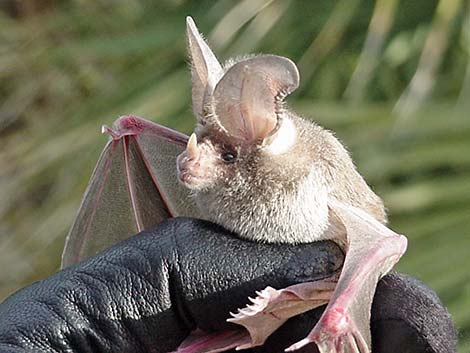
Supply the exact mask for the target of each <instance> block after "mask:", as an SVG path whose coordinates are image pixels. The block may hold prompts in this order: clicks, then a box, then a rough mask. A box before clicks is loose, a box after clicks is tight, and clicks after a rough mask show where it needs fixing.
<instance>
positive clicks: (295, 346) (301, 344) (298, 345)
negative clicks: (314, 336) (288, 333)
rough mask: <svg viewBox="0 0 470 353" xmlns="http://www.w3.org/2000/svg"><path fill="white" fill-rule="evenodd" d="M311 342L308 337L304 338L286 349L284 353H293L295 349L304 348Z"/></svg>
mask: <svg viewBox="0 0 470 353" xmlns="http://www.w3.org/2000/svg"><path fill="white" fill-rule="evenodd" d="M312 342H313V341H312V340H311V339H310V338H309V337H306V338H304V339H303V340H301V341H299V342H297V343H294V344H293V345H291V346H289V347H287V348H286V349H285V352H293V351H296V350H297V349H300V348H302V347H304V346H306V345H307V344H309V343H312Z"/></svg>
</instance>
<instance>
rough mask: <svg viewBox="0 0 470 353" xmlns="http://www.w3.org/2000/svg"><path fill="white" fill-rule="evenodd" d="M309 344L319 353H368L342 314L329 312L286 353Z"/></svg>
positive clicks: (346, 316) (344, 314)
mask: <svg viewBox="0 0 470 353" xmlns="http://www.w3.org/2000/svg"><path fill="white" fill-rule="evenodd" d="M310 343H315V344H316V345H317V347H318V349H319V351H320V353H370V350H369V347H368V345H367V343H366V340H365V339H364V337H363V336H362V334H361V332H360V331H359V330H358V329H357V327H356V325H355V324H354V322H353V321H352V320H351V318H350V316H349V315H348V314H347V313H344V312H330V313H328V315H325V316H323V317H322V319H321V320H320V321H319V322H318V323H317V325H316V326H315V328H314V329H313V330H312V332H310V334H309V335H308V336H307V337H306V338H304V339H303V340H301V341H299V342H297V343H294V344H293V345H291V346H290V347H288V348H287V349H286V352H292V351H295V350H297V349H300V348H302V347H304V346H306V345H307V344H310Z"/></svg>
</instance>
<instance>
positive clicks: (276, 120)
mask: <svg viewBox="0 0 470 353" xmlns="http://www.w3.org/2000/svg"><path fill="white" fill-rule="evenodd" d="M187 32H188V33H187V34H188V47H189V52H190V56H191V76H192V100H193V111H194V114H195V115H196V117H197V121H198V124H197V128H196V131H195V134H193V135H192V136H191V138H190V140H189V143H188V147H187V150H186V152H185V153H183V154H182V155H181V156H180V157H179V160H178V168H179V177H180V180H181V181H182V182H183V183H184V184H185V185H186V186H188V187H189V188H191V189H194V190H207V189H209V188H212V187H214V186H223V185H225V186H227V185H228V184H230V181H232V180H234V177H235V175H236V174H237V172H238V171H239V170H240V169H243V168H244V167H246V168H248V167H249V169H251V170H253V169H257V166H261V165H262V164H263V163H260V159H261V158H262V156H263V155H264V156H265V157H269V156H270V155H271V156H275V155H280V154H283V153H285V152H287V151H288V150H289V148H291V147H292V146H293V145H294V144H295V140H296V130H295V127H294V125H293V123H292V121H291V120H290V119H289V118H288V116H287V115H288V114H287V113H286V111H285V109H284V107H283V99H284V97H285V96H286V95H288V94H289V93H290V92H292V91H293V90H294V89H296V88H297V87H298V85H299V73H298V70H297V67H296V66H295V64H294V63H293V62H292V61H291V60H289V59H287V58H283V57H280V56H275V55H263V56H254V57H249V58H245V59H242V60H238V61H233V60H232V61H230V62H229V63H228V64H227V65H225V66H224V67H222V66H221V65H220V64H219V62H218V60H217V58H216V57H215V55H214V54H213V52H212V51H211V49H210V48H209V46H208V45H207V44H206V42H205V41H204V40H203V38H202V37H201V35H200V34H199V32H198V31H197V28H196V27H195V25H194V22H193V21H192V19H191V18H188V20H187ZM265 159H266V158H265ZM268 159H269V158H268Z"/></svg>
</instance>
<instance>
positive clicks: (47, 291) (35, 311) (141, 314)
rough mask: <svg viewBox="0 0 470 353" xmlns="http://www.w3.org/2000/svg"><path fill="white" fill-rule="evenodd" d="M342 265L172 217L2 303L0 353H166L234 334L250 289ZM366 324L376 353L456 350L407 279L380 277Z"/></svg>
mask: <svg viewBox="0 0 470 353" xmlns="http://www.w3.org/2000/svg"><path fill="white" fill-rule="evenodd" d="M342 261H343V254H342V252H341V251H340V249H339V248H338V247H337V246H336V245H335V244H334V243H332V242H316V243H312V244H302V245H295V246H294V245H286V244H284V245H274V244H258V243H253V242H250V241H246V240H242V239H239V238H237V237H236V236H234V235H233V234H231V233H230V232H228V231H226V230H224V229H223V228H221V227H218V226H216V225H214V224H211V223H209V222H205V221H201V220H195V219H185V218H174V219H170V220H168V221H166V222H164V223H162V224H160V225H158V226H157V227H156V228H154V229H152V230H149V231H144V232H142V233H140V234H138V235H137V236H134V237H131V238H130V239H128V240H126V241H124V242H122V243H120V244H118V245H116V246H114V247H112V248H110V249H108V250H107V251H105V252H102V253H100V254H98V255H97V256H95V257H93V258H90V259H88V260H86V261H83V262H82V263H80V264H78V265H76V266H73V267H70V268H67V269H65V270H62V271H60V272H58V273H56V274H54V275H52V276H50V277H48V278H46V279H44V280H42V281H39V282H36V283H34V284H32V285H30V286H28V287H26V288H24V289H22V290H20V291H18V292H17V293H15V294H13V295H12V296H11V297H9V298H7V299H6V300H5V301H4V302H3V303H2V304H0V352H3V353H19V352H22V353H24V352H34V353H41V352H83V353H84V352H134V353H135V352H169V351H172V350H174V349H176V348H177V347H178V345H179V344H180V343H181V341H182V340H184V338H185V337H187V336H188V335H189V333H190V332H191V331H192V330H194V329H195V328H200V329H203V330H207V331H211V330H227V329H233V325H232V324H228V323H227V322H226V321H225V320H226V318H227V317H228V313H229V311H235V310H236V309H237V308H239V307H244V306H245V304H246V302H247V297H248V296H253V295H254V292H255V291H256V290H261V289H264V288H265V287H266V286H268V285H269V286H272V287H275V288H283V287H287V286H289V285H292V284H295V283H300V282H306V281H313V280H318V279H322V278H325V277H329V276H331V275H332V274H333V273H334V272H336V271H339V270H340V269H341V265H342ZM322 309H323V308H319V309H318V310H313V311H311V312H308V313H306V314H303V315H300V316H298V317H295V318H293V319H291V320H289V321H288V322H287V323H286V324H285V325H284V326H283V327H281V328H280V329H279V330H278V332H276V333H275V334H274V335H273V336H272V337H271V338H270V339H269V340H268V342H267V343H266V344H265V346H263V347H258V348H256V349H253V350H252V351H256V352H271V353H273V352H282V351H283V349H284V348H285V347H287V346H288V345H289V344H291V343H293V342H295V341H296V340H298V339H299V338H302V337H303V336H305V335H306V334H307V333H308V332H309V331H310V330H311V329H312V327H313V326H314V324H315V322H316V320H318V318H319V315H320V314H321V310H322ZM371 325H372V336H373V347H374V348H373V350H374V353H388V352H401V353H406V352H410V353H411V352H413V353H420V352H423V353H424V352H434V353H446V352H449V353H451V352H455V345H456V334H455V329H454V327H453V324H452V321H451V319H450V317H449V315H448V313H447V311H446V310H445V308H444V307H443V306H442V304H441V302H440V301H439V299H438V298H437V296H436V294H434V292H432V291H431V290H430V289H429V288H427V287H426V286H424V285H423V284H422V283H420V282H418V281H417V280H416V279H413V278H411V277H407V276H404V275H399V274H389V275H388V276H386V277H384V278H383V279H382V281H381V282H380V283H379V286H378V289H377V292H376V296H375V301H374V306H373V311H372V324H371ZM311 350H312V347H310V351H311Z"/></svg>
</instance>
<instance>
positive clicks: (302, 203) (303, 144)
mask: <svg viewBox="0 0 470 353" xmlns="http://www.w3.org/2000/svg"><path fill="white" fill-rule="evenodd" d="M212 129H213V128H212V127H209V128H207V127H198V129H197V131H198V134H199V136H201V137H199V138H198V140H200V141H201V143H200V144H202V145H204V144H206V145H211V146H212V147H213V148H215V149H216V150H218V151H220V153H223V151H222V150H223V148H225V149H227V148H229V149H230V148H232V149H233V150H234V151H235V150H236V151H235V153H237V159H238V160H236V161H234V162H232V163H224V162H223V161H221V160H220V159H221V158H219V160H217V158H216V157H214V158H213V159H211V160H207V159H205V160H203V161H201V160H200V159H201V158H203V159H204V156H203V157H201V158H200V159H195V160H192V161H190V162H189V163H188V162H187V161H186V162H185V166H186V167H188V164H191V163H192V165H193V166H194V165H195V164H197V167H196V168H193V170H192V171H193V173H203V171H201V170H203V169H206V170H207V171H208V172H209V171H210V173H211V174H217V176H215V178H217V180H216V181H215V182H213V183H211V184H210V185H206V182H207V179H209V178H210V177H207V176H206V178H207V179H205V180H204V181H202V182H201V181H199V180H189V181H185V185H188V186H189V187H190V188H192V189H193V191H194V196H195V199H196V201H197V204H198V206H199V208H200V210H201V211H202V214H203V215H204V217H206V218H208V219H209V220H211V221H213V222H215V223H218V224H221V225H223V226H224V227H226V228H228V229H230V230H232V231H234V232H236V233H237V234H239V235H240V236H242V237H244V238H248V239H251V240H256V241H263V242H276V243H279V242H283V243H301V242H312V241H317V240H323V239H337V240H338V241H339V242H341V243H343V242H344V240H345V234H344V227H342V226H341V224H338V221H337V220H335V218H334V217H333V216H331V215H329V212H328V204H327V203H328V200H329V199H332V198H333V199H335V200H337V201H339V202H342V203H345V204H348V205H351V206H354V207H358V208H360V209H362V210H364V211H365V212H367V213H369V214H371V215H373V216H374V217H375V218H376V219H377V220H378V221H380V222H382V223H385V220H386V216H385V210H384V206H383V203H382V201H381V200H380V198H379V197H378V196H377V195H375V194H374V193H373V192H372V190H371V189H370V188H369V187H368V185H367V184H366V183H365V181H364V179H363V178H362V177H361V175H360V174H359V173H358V172H357V171H356V168H355V167H354V164H353V162H352V160H351V158H350V157H349V154H348V152H347V151H346V149H345V148H344V147H343V145H342V144H341V143H340V142H339V141H338V140H337V139H336V138H335V137H334V136H333V134H332V133H330V132H329V131H327V130H325V129H323V128H322V127H320V126H318V125H316V124H315V123H313V122H311V121H307V120H305V119H303V118H300V117H298V116H297V115H295V114H294V113H291V112H289V111H287V110H285V111H283V113H282V122H281V123H280V126H279V129H278V131H277V132H276V136H274V138H273V141H272V142H271V143H270V144H269V145H265V146H256V145H255V146H243V145H241V146H237V145H234V146H230V147H228V142H227V141H226V139H223V138H219V140H218V141H215V142H214V141H213V140H212V139H211V137H212V136H213V135H214V134H213V132H212V131H211V130H212ZM224 146H225V147H224ZM202 148H204V147H202ZM202 153H204V152H201V154H202ZM181 159H182V160H183V159H184V156H183V157H182V158H181ZM203 163H207V165H204V164H203ZM181 164H183V163H181ZM181 168H184V167H181ZM201 184H203V185H202V186H201Z"/></svg>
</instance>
